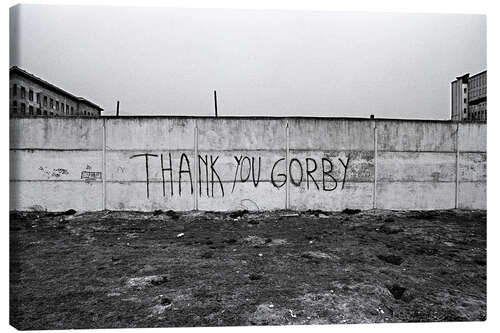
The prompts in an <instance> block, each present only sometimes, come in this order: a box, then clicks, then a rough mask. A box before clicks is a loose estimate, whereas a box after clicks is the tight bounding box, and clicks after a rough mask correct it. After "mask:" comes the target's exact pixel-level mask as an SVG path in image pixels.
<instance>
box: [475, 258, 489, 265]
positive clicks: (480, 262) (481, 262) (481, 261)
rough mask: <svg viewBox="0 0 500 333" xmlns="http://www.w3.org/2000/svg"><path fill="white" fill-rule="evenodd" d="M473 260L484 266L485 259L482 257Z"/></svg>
mask: <svg viewBox="0 0 500 333" xmlns="http://www.w3.org/2000/svg"><path fill="white" fill-rule="evenodd" d="M474 262H475V263H476V264H478V265H479V266H486V260H483V259H475V260H474Z"/></svg>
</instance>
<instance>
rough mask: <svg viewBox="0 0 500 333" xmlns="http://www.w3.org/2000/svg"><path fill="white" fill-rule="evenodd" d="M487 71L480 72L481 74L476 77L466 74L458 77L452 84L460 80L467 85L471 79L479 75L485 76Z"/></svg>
mask: <svg viewBox="0 0 500 333" xmlns="http://www.w3.org/2000/svg"><path fill="white" fill-rule="evenodd" d="M486 71H487V70H486V69H485V70H484V71H482V72H479V73H476V74H474V75H470V73H467V74H464V75H460V76H457V77H456V80H454V81H452V82H455V81H458V80H462V81H463V82H465V83H467V82H468V81H469V80H470V79H472V78H474V77H476V76H478V75H481V74H484V73H486Z"/></svg>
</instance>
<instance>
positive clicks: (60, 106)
mask: <svg viewBox="0 0 500 333" xmlns="http://www.w3.org/2000/svg"><path fill="white" fill-rule="evenodd" d="M17 92H18V86H17V84H15V83H14V85H13V86H12V96H13V97H17ZM20 97H21V99H26V88H25V87H23V86H21V89H20ZM33 99H34V94H33V90H32V89H29V90H28V100H29V101H33ZM36 103H37V104H39V105H40V103H41V94H40V93H36ZM43 106H45V107H47V106H48V107H50V108H51V109H55V110H56V111H59V110H61V111H62V112H65V108H66V114H67V115H74V114H75V109H74V107H73V106H70V105H68V104H64V103H62V102H61V103H59V101H55V100H54V99H53V98H49V97H47V96H45V95H44V96H43Z"/></svg>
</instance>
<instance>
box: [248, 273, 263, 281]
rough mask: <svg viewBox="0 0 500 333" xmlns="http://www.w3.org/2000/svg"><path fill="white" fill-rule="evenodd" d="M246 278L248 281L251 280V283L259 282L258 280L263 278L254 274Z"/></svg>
mask: <svg viewBox="0 0 500 333" xmlns="http://www.w3.org/2000/svg"><path fill="white" fill-rule="evenodd" d="M248 278H249V279H250V280H252V281H255V280H260V279H262V278H263V276H262V275H260V274H254V273H252V274H250V275H249V276H248Z"/></svg>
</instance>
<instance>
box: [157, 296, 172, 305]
mask: <svg viewBox="0 0 500 333" xmlns="http://www.w3.org/2000/svg"><path fill="white" fill-rule="evenodd" d="M158 298H159V300H160V304H161V305H163V306H166V305H171V304H172V300H171V299H170V298H168V297H166V296H164V295H160V296H158Z"/></svg>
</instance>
